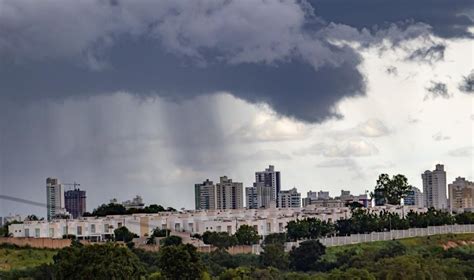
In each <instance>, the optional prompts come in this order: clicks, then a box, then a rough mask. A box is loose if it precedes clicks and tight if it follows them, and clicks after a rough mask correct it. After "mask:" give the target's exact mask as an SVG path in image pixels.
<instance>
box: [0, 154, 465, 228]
mask: <svg viewBox="0 0 474 280" xmlns="http://www.w3.org/2000/svg"><path fill="white" fill-rule="evenodd" d="M269 171H271V172H276V173H277V174H278V180H279V181H281V177H280V171H277V170H275V169H274V166H273V165H269V168H266V169H265V171H263V172H262V171H256V172H255V177H256V178H255V180H258V178H259V175H258V174H262V173H265V172H269ZM435 171H436V172H438V171H441V172H443V174H444V175H443V180H442V182H440V184H439V185H437V186H436V187H435V188H441V190H442V188H444V191H445V193H446V197H445V199H446V202H445V204H443V205H442V206H438V204H436V203H435V204H433V202H428V200H427V198H426V196H424V195H425V194H426V193H427V192H426V191H427V189H430V188H432V187H428V186H427V185H425V180H428V179H425V178H424V177H426V176H427V175H426V174H430V176H431V173H434V172H435ZM390 175H395V174H389V176H390ZM219 178H220V179H219V180H220V183H216V184H214V183H213V181H211V180H209V179H206V180H204V181H203V183H202V184H200V183H199V184H194V187H192V188H191V189H190V192H192V195H193V196H194V197H195V199H194V204H193V205H192V206H189V207H179V209H182V208H184V209H186V210H191V209H196V210H205V209H240V208H246V209H252V208H253V207H249V205H248V203H249V200H248V199H249V198H248V197H247V192H246V191H244V189H245V186H244V185H243V184H242V183H240V182H232V179H230V178H228V176H226V175H224V176H219ZM459 179H462V180H465V178H464V177H461V176H457V177H456V179H455V180H453V181H452V183H451V182H450V181H449V180H446V170H444V165H443V164H439V163H438V164H436V165H435V170H433V171H430V170H426V171H425V172H423V173H421V180H422V186H423V187H422V188H421V189H423V190H424V191H425V192H422V193H421V194H422V195H423V196H422V197H421V198H416V202H418V203H415V197H413V198H410V201H411V200H413V201H411V202H410V204H407V205H415V206H416V205H418V206H420V207H422V205H424V207H426V203H428V204H429V206H430V207H431V206H434V207H435V208H436V209H447V210H451V209H452V206H451V205H449V201H451V197H450V195H449V192H450V190H449V188H448V187H449V186H450V185H451V184H456V183H457V182H458V180H459ZM430 181H431V177H430ZM46 182H47V185H46V190H47V191H46V195H47V199H46V203H42V202H40V201H33V200H26V199H21V198H17V197H10V198H8V197H9V196H5V197H3V198H2V199H3V200H5V201H16V202H20V203H22V204H23V205H30V206H35V207H38V209H41V208H44V209H46V212H47V213H48V215H49V213H50V210H49V209H50V207H49V206H48V205H49V201H50V199H49V197H50V194H49V193H50V192H49V190H50V186H51V184H52V183H54V184H55V185H57V186H59V187H60V191H59V193H61V192H62V193H63V195H62V199H60V200H59V201H60V202H58V203H59V205H61V203H62V204H64V201H65V200H66V204H67V197H66V196H65V195H64V194H65V193H67V192H74V191H80V192H81V195H82V196H84V200H83V202H80V203H83V204H84V205H83V206H81V207H83V208H82V209H83V210H82V213H84V212H92V211H93V210H94V209H96V208H97V207H98V206H100V205H103V204H108V203H112V202H114V203H119V202H118V201H119V200H117V198H116V197H117V196H112V197H109V198H107V199H106V200H104V201H102V202H99V203H98V204H96V205H92V206H89V207H91V208H87V209H86V207H85V204H86V203H85V192H86V190H84V189H82V190H81V189H78V188H76V186H80V185H81V184H78V183H76V182H75V181H74V183H73V184H68V183H66V184H64V183H61V182H60V180H59V179H58V178H54V177H48V178H47V179H46ZM223 182H224V183H227V182H230V183H231V184H232V183H233V184H237V186H238V188H239V189H240V194H238V196H239V197H238V201H240V203H241V204H238V205H241V206H238V207H237V208H233V207H232V206H227V207H224V206H219V205H221V204H219V202H218V201H217V200H218V197H219V196H220V197H221V198H222V195H225V192H223V190H220V187H219V184H223ZM465 182H467V183H468V184H473V183H472V182H469V180H467V181H465ZM409 183H410V182H409ZM410 184H411V183H410ZM65 185H74V189H71V188H69V190H65V189H64V186H65ZM411 185H412V186H413V190H414V191H415V193H416V192H420V188H418V187H417V186H416V185H414V184H411ZM202 186H209V187H212V192H214V194H212V195H213V196H214V198H213V200H212V202H211V204H209V203H210V202H209V195H210V194H209V192H210V191H211V189H209V190H208V189H205V197H206V198H207V200H206V202H203V200H202V199H203V198H204V197H202V196H200V192H201V190H199V187H202ZM254 188H255V182H254V183H253V186H252V187H250V189H254ZM305 189H306V188H305ZM372 189H373V188H369V189H366V190H364V191H363V192H360V193H356V192H353V190H351V189H350V188H346V189H339V190H337V191H328V189H327V188H322V189H319V190H317V189H309V190H308V191H304V192H303V191H299V190H298V188H296V187H291V188H281V190H280V191H281V192H282V193H285V194H287V193H288V192H290V193H291V192H293V191H294V192H295V194H297V195H298V197H299V198H298V200H299V201H300V204H299V205H300V206H299V207H301V206H302V207H304V206H305V202H304V201H305V199H309V198H310V197H313V195H314V198H311V199H315V200H317V199H321V197H324V198H322V199H323V200H326V199H328V198H329V199H331V200H332V199H337V198H338V197H340V198H342V196H343V193H347V194H348V195H350V196H351V197H352V198H351V200H353V199H354V201H357V199H358V198H357V197H360V199H365V198H361V197H362V196H363V195H364V194H365V195H366V196H367V194H368V193H369V192H370V191H371V190H372ZM198 190H199V191H198ZM296 191H298V193H296ZM338 192H340V195H339V196H338V195H337V193H338ZM306 193H307V195H308V196H306ZM335 193H336V195H335ZM134 195H135V198H134V199H133V201H132V200H126V201H124V202H122V203H119V204H122V205H124V206H125V205H127V206H125V207H126V208H127V207H128V208H130V207H132V208H143V207H144V205H150V204H160V203H157V202H156V201H145V202H144V200H143V198H142V197H141V195H140V194H139V193H138V194H137V193H136V194H134ZM187 195H190V193H188V194H187ZM234 195H235V194H232V196H231V197H233V196H234ZM354 195H355V196H354ZM268 196H269V197H268V200H269V201H268V203H267V204H268V205H265V206H262V207H263V208H269V207H270V208H271V207H279V206H277V204H276V201H274V204H273V205H272V204H271V203H270V201H271V199H270V193H268ZM319 196H321V197H319ZM326 196H327V198H326ZM277 197H278V196H277ZM206 198H204V199H206ZM356 198H357V199H356ZM369 198H370V197H369ZM138 199H139V200H140V202H139V203H138V202H135V201H137V200H138ZM232 199H235V198H232ZM244 201H245V203H244ZM341 201H342V202H341ZM75 203H79V202H75ZM133 203H135V204H136V205H135V204H133ZM198 203H199V207H198ZM203 203H205V204H203ZM233 203H235V202H233ZM269 203H270V204H269ZM405 203H406V202H405ZM412 203H413V204H412ZM420 203H421V204H420ZM464 203H467V204H468V205H472V203H473V202H472V198H470V200H469V201H468V202H464ZM87 204H88V205H90V204H89V203H87ZM132 204H133V205H135V206H128V205H132ZM138 204H139V206H138ZM309 204H312V203H311V202H309V201H308V202H307V203H306V205H309ZM336 204H337V205H339V204H340V205H339V206H338V207H343V206H344V199H342V200H340V202H339V203H336ZM336 204H335V205H336ZM362 204H364V205H365V203H362ZM203 205H207V206H203ZM162 206H164V207H169V206H170V205H167V204H163V205H162ZM171 207H173V206H171ZM287 207H288V206H286V207H284V208H287ZM330 207H336V206H330ZM366 207H367V206H366ZM128 208H127V209H128ZM253 209H256V208H253ZM257 209H258V207H257ZM454 210H455V209H454ZM53 211H54V210H53ZM61 211H63V212H61ZM73 211H74V212H75V211H79V210H73ZM63 213H67V207H62V208H61V209H60V212H59V214H63ZM30 214H33V215H37V216H38V217H43V215H42V213H41V212H25V213H21V212H15V213H13V212H9V213H4V214H2V215H3V216H9V215H22V216H26V215H30ZM69 214H71V215H72V213H69ZM48 215H45V216H44V218H47V220H50V217H49V216H48ZM52 216H54V213H53V214H52V215H51V217H52Z"/></svg>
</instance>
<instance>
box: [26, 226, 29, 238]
mask: <svg viewBox="0 0 474 280" xmlns="http://www.w3.org/2000/svg"><path fill="white" fill-rule="evenodd" d="M25 237H30V229H29V228H25Z"/></svg>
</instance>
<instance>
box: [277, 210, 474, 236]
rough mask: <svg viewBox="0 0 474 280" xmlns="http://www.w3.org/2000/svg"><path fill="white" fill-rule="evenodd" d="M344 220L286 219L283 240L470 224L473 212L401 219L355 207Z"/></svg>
mask: <svg viewBox="0 0 474 280" xmlns="http://www.w3.org/2000/svg"><path fill="white" fill-rule="evenodd" d="M351 212H352V215H351V217H350V218H348V219H340V220H337V221H336V222H335V223H331V222H325V221H320V220H318V219H315V218H306V219H301V220H296V221H290V222H289V223H288V224H287V226H286V229H287V239H288V240H291V241H297V240H305V239H317V238H321V237H327V236H333V235H338V236H346V235H350V234H358V233H371V232H383V231H390V230H402V229H408V228H425V227H428V226H441V225H452V224H455V223H458V224H474V213H462V214H457V215H452V214H450V213H448V212H445V211H439V210H435V209H433V208H430V209H428V211H427V212H426V213H418V212H414V211H410V212H408V213H407V214H406V215H405V217H404V218H402V217H400V215H398V214H397V213H390V212H388V211H382V212H380V213H376V212H371V211H370V209H366V208H360V207H355V208H353V209H352V210H351Z"/></svg>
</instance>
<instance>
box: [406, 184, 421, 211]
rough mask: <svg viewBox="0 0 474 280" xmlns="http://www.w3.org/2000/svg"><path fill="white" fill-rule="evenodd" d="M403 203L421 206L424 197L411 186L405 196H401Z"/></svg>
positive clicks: (418, 190) (417, 189)
mask: <svg viewBox="0 0 474 280" xmlns="http://www.w3.org/2000/svg"><path fill="white" fill-rule="evenodd" d="M403 204H404V205H411V206H417V207H423V205H424V199H423V193H422V192H421V191H420V189H419V188H417V187H412V190H410V191H409V192H408V194H407V196H406V197H405V198H403Z"/></svg>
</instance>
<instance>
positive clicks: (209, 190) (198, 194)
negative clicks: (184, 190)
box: [194, 179, 216, 210]
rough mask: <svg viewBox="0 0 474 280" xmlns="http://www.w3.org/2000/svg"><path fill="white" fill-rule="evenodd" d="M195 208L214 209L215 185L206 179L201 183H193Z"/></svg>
mask: <svg viewBox="0 0 474 280" xmlns="http://www.w3.org/2000/svg"><path fill="white" fill-rule="evenodd" d="M194 200H195V204H196V210H208V209H216V186H215V185H214V183H213V182H212V181H209V179H207V180H206V181H204V182H203V183H202V184H196V185H194Z"/></svg>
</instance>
